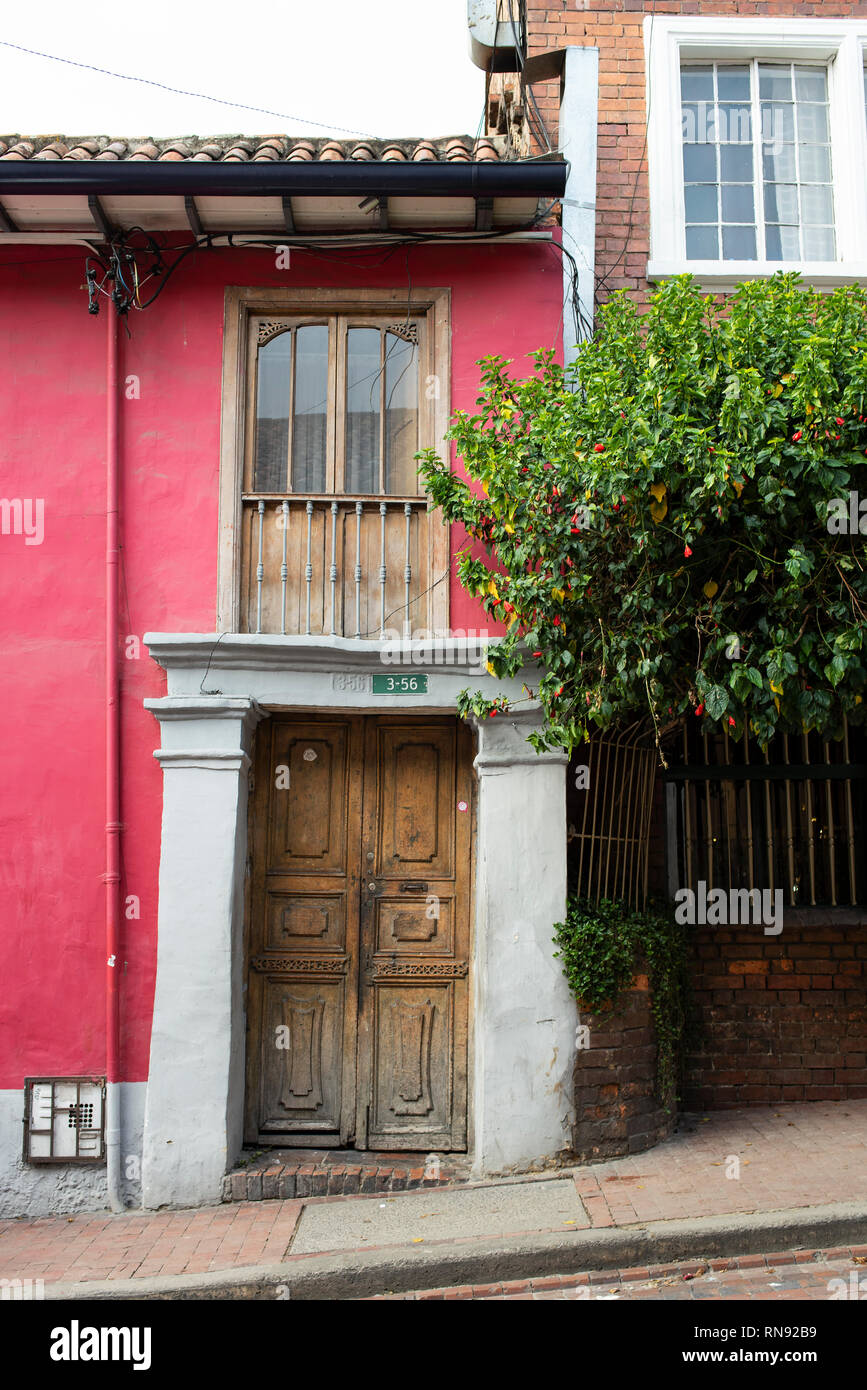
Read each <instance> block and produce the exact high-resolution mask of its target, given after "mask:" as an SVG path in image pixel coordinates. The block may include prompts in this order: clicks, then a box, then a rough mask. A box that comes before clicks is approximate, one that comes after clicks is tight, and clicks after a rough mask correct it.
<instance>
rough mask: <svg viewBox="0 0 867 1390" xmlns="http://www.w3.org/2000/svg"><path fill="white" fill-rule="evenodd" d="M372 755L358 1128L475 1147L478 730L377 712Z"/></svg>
mask: <svg viewBox="0 0 867 1390" xmlns="http://www.w3.org/2000/svg"><path fill="white" fill-rule="evenodd" d="M365 765H366V777H365V784H364V829H363V843H364V860H365V864H366V865H367V866H368V868H369V870H371V872H368V873H367V875H366V882H365V883H364V884H363V887H362V893H361V920H362V940H363V942H364V961H363V968H362V973H361V1014H360V1017H361V1027H360V1043H361V1055H360V1058H359V1082H360V1089H359V1116H358V1131H359V1133H360V1134H364V1136H365V1142H366V1143H367V1145H368V1146H369V1147H370V1148H374V1149H389V1148H394V1149H397V1148H404V1149H413V1148H419V1149H424V1148H427V1149H461V1148H465V1147H466V1048H467V974H468V969H469V871H470V854H471V842H470V830H471V816H470V801H471V781H470V779H471V770H470V758H469V733H468V731H467V729H466V728H465V726H463V725H459V724H458V722H457V720H432V721H430V722H429V723H425V724H420V723H415V722H413V721H410V720H400V719H398V718H396V717H395V718H392V719H391V720H388V721H386V720H385V719H382V720H379V721H377V722H376V723H373V722H371V724H370V725H369V726H368V729H367V737H366V740H365ZM459 808H463V809H459Z"/></svg>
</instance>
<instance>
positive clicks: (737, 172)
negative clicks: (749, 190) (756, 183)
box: [719, 145, 753, 183]
mask: <svg viewBox="0 0 867 1390" xmlns="http://www.w3.org/2000/svg"><path fill="white" fill-rule="evenodd" d="M719 167H720V178H721V180H722V182H723V183H752V181H753V147H752V145H720V147H719Z"/></svg>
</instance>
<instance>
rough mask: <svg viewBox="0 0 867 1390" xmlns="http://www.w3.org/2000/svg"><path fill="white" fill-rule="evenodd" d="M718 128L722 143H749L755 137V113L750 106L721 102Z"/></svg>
mask: <svg viewBox="0 0 867 1390" xmlns="http://www.w3.org/2000/svg"><path fill="white" fill-rule="evenodd" d="M717 109H718V111H719V117H718V120H717V130H718V131H719V139H720V142H721V143H722V144H729V145H749V144H751V143H752V138H753V113H752V110H751V108H750V107H749V106H739V105H737V104H736V103H734V102H720V105H719V107H718V108H717Z"/></svg>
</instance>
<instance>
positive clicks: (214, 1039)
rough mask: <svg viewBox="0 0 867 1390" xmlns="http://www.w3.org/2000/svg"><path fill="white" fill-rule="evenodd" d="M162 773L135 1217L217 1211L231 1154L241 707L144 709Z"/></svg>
mask: <svg viewBox="0 0 867 1390" xmlns="http://www.w3.org/2000/svg"><path fill="white" fill-rule="evenodd" d="M145 705H146V707H147V708H148V709H150V710H151V712H152V713H153V714H154V715H155V716H156V717H157V719H158V720H159V721H160V725H161V730H162V747H161V748H160V749H159V750H158V751H157V752H156V753H155V755H154V756H155V757H156V758H158V759H159V762H160V764H161V765H162V768H163V774H164V785H163V821H162V852H161V858H160V901H159V941H158V947H157V978H156V992H155V997H154V1012H153V1026H152V1032H151V1051H150V1069H149V1081H148V1088H147V1100H146V1103H145V1119H144V1144H143V1154H142V1205H143V1206H145V1207H160V1206H194V1205H199V1204H201V1203H206V1202H209V1201H212V1202H218V1201H219V1200H220V1189H221V1184H222V1178H223V1175H224V1173H225V1172H226V1167H227V1164H228V1163H230V1162H231V1161H232V1160H233V1159H234V1157H235V1156H236V1154H237V1152H238V1150H239V1149H240V1147H241V1139H242V1115H243V1090H244V1026H243V1020H244V1011H243V999H242V987H243V961H242V954H241V953H242V941H243V912H244V891H243V890H244V867H245V859H246V825H247V815H246V806H247V785H248V776H247V774H248V769H249V766H250V744H251V738H252V731H253V728H254V727H255V725H256V723H257V722H258V720H259V718H260V717H261V713H262V712H261V710H260V709H259V706H258V705H257V704H256V702H255V700H252V699H250V698H249V697H247V698H245V697H237V696H235V697H226V696H216V697H207V696H181V697H178V696H167V697H166V698H164V699H161V700H146V701H145Z"/></svg>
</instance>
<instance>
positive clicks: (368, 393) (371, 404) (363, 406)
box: [346, 328, 382, 492]
mask: <svg viewBox="0 0 867 1390" xmlns="http://www.w3.org/2000/svg"><path fill="white" fill-rule="evenodd" d="M380 342H381V334H380V332H379V329H378V328H350V329H349V330H348V331H347V334H346V490H347V492H379V419H380V391H381V386H382V365H381V357H380Z"/></svg>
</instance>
